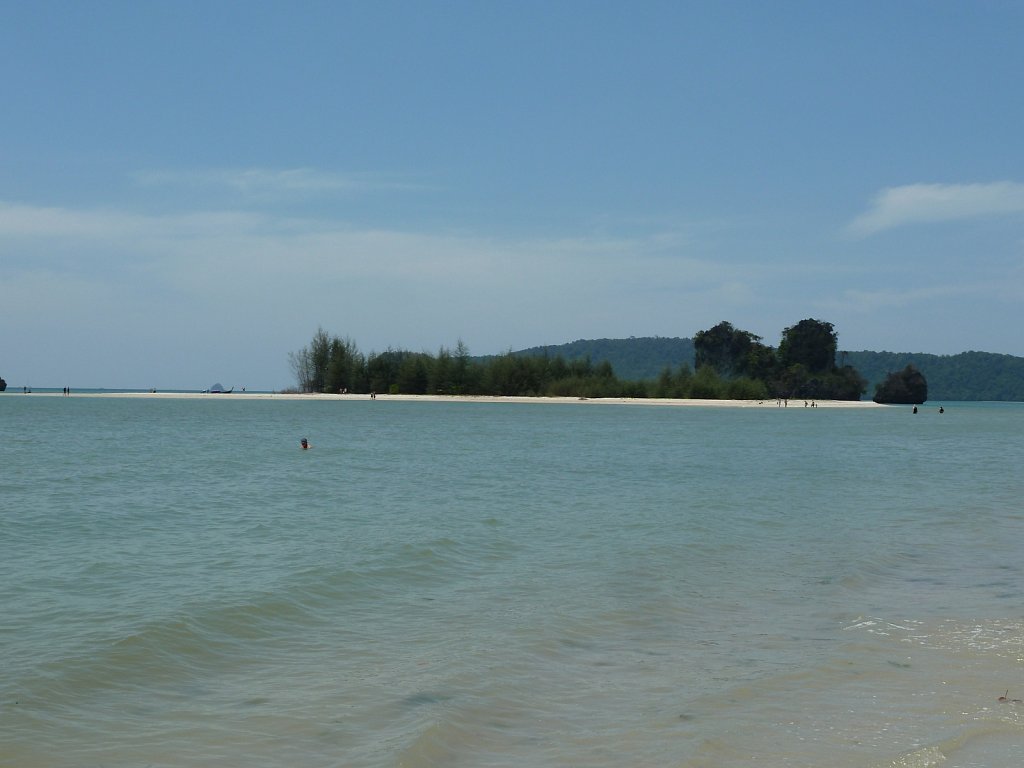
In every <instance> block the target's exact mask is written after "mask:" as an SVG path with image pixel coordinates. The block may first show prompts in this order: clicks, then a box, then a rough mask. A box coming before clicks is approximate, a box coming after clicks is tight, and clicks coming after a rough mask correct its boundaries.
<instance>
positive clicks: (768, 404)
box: [10, 391, 886, 408]
mask: <svg viewBox="0 0 1024 768" xmlns="http://www.w3.org/2000/svg"><path fill="white" fill-rule="evenodd" d="M10 394H17V395H21V394H23V393H21V392H17V391H15V392H12V393H10ZM24 396H26V397H27V396H32V397H63V396H64V395H63V393H61V392H37V393H29V394H28V395H24ZM70 397H79V398H81V397H100V398H124V399H154V400H297V401H307V402H316V401H360V400H370V399H371V397H370V395H368V394H345V395H340V394H338V395H331V394H316V393H308V394H300V393H283V392H217V393H210V392H87V391H86V392H75V391H72V392H71V395H70ZM374 402H381V403H385V402H413V403H537V404H560V405H567V404H576V405H591V404H596V405H655V406H677V407H705V408H779V407H785V403H783V404H782V405H781V406H780V402H779V401H778V400H773V399H765V400H698V399H680V398H654V397H593V398H581V397H522V396H515V397H501V396H497V395H384V394H379V395H377V396H376V398H375V399H374ZM805 402H806V403H807V406H808V407H810V406H811V404H812V403H813V404H814V406H815V407H818V408H884V407H886V406H884V405H880V404H879V403H875V402H873V401H871V400H806V401H805V400H804V399H802V398H800V399H791V400H789V402H788V407H790V408H802V407H804V403H805Z"/></svg>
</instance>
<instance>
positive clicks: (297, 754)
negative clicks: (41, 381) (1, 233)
mask: <svg viewBox="0 0 1024 768" xmlns="http://www.w3.org/2000/svg"><path fill="white" fill-rule="evenodd" d="M946 405H947V408H946V413H945V414H943V415H941V416H940V415H939V414H938V413H937V408H935V407H930V406H926V407H925V408H923V409H922V410H921V413H919V414H917V415H911V414H910V412H909V410H907V409H903V408H881V409H850V410H844V409H811V408H808V409H804V408H788V409H775V408H766V409H728V408H726V409H719V408H713V409H709V408H670V407H656V406H646V405H628V406H616V405H605V404H596V403H595V404H589V403H578V404H567V405H554V404H536V405H533V404H528V405H520V404H515V405H506V404H486V403H408V402H392V401H388V400H387V399H386V398H379V399H377V400H375V401H372V402H371V401H369V400H365V401H330V402H304V401H275V400H254V401H238V400H213V399H200V400H162V399H121V398H89V397H71V398H62V397H36V396H34V395H29V396H23V395H20V394H15V395H12V394H9V393H8V394H5V395H3V396H0V465H2V467H3V470H2V474H0V499H2V510H0V583H2V584H3V585H4V590H3V592H2V594H0V616H2V617H3V619H2V621H0V642H2V645H3V648H4V664H3V665H2V667H0V745H2V748H0V765H5V766H6V765H11V766H26V767H28V768H33V767H34V766H52V767H57V768H63V767H68V768H70V767H71V766H76V767H81V766H110V767H114V766H117V767H120V766H124V767H127V766H285V765H289V766H290V765H303V766H356V767H359V766H396V765H401V766H461V765H465V766H480V765H488V766H523V765H536V766H578V765H587V766H623V765H630V766H665V765H675V766H683V767H696V766H725V767H728V766H742V765H749V764H752V763H756V764H759V765H765V766H821V765H832V766H890V765H896V766H929V765H940V764H941V765H943V766H962V767H963V768H967V766H971V765H985V766H989V768H991V767H992V766H999V765H1016V764H1017V763H1018V762H1019V746H1020V744H1021V743H1022V741H1024V705H1018V704H1014V703H1012V702H1006V703H1000V702H998V701H997V698H998V697H999V696H1000V695H1002V694H1003V693H1004V691H1005V690H1006V689H1010V696H1009V698H1011V699H1012V698H1024V674H1022V673H1024V600H1022V598H1024V594H1022V589H1021V584H1022V583H1024V581H1022V576H1024V574H1022V564H1024V558H1022V547H1021V544H1020V542H1021V541H1022V537H1021V534H1022V532H1024V510H1022V505H1021V501H1020V500H1021V497H1022V491H1024V480H1022V479H1021V475H1020V472H1019V468H1020V466H1021V465H1022V461H1024V441H1022V440H1021V435H1022V433H1024V430H1022V427H1024V406H1022V405H1017V404H1011V405H974V404H972V405H967V404H946ZM303 436H308V437H309V439H310V442H311V443H312V444H313V446H314V447H313V448H312V449H311V450H309V451H301V450H299V448H298V440H299V438H300V437H303Z"/></svg>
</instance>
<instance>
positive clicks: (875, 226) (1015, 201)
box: [847, 181, 1024, 237]
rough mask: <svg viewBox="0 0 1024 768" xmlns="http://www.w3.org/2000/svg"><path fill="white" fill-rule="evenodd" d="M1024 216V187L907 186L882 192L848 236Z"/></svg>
mask: <svg viewBox="0 0 1024 768" xmlns="http://www.w3.org/2000/svg"><path fill="white" fill-rule="evenodd" d="M1016 213H1024V184H1018V183H1015V182H1011V181H999V182H992V183H989V184H908V185H906V186H902V187H889V188H888V189H884V190H882V191H881V192H879V193H878V194H877V195H876V196H875V198H874V200H872V202H871V206H870V207H869V208H868V210H867V211H866V212H864V213H862V214H861V215H860V216H858V217H857V218H856V219H854V220H853V221H852V222H851V223H850V225H849V227H848V228H847V229H848V232H849V233H850V234H852V235H855V236H858V237H866V236H868V235H873V234H875V233H877V232H881V231H883V230H887V229H892V228H894V227H899V226H903V225H906V224H922V223H928V222H938V221H952V220H957V219H973V218H980V217H984V216H997V215H1005V214H1016Z"/></svg>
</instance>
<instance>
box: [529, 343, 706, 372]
mask: <svg viewBox="0 0 1024 768" xmlns="http://www.w3.org/2000/svg"><path fill="white" fill-rule="evenodd" d="M513 354H516V355H524V356H527V357H538V356H539V357H544V356H547V357H558V356H561V357H562V358H563V359H565V360H566V361H569V360H581V359H582V358H584V357H589V358H590V362H592V363H594V364H595V365H596V364H598V363H602V362H604V361H605V360H607V361H608V362H609V363H611V366H612V368H613V369H614V370H615V375H616V376H618V377H619V378H620V379H623V380H625V381H642V380H645V379H656V378H658V375H659V374H660V373H661V372H662V371H663V370H664V369H665V366H670V367H672V368H674V369H677V368H679V366H680V365H688V366H690V367H691V368H692V367H693V339H679V338H664V337H661V336H642V337H636V336H632V337H630V338H628V339H578V340H577V341H570V342H569V343H568V344H556V345H552V346H547V347H530V348H529V349H521V350H519V351H517V352H513Z"/></svg>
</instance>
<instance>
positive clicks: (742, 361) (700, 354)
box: [693, 321, 763, 378]
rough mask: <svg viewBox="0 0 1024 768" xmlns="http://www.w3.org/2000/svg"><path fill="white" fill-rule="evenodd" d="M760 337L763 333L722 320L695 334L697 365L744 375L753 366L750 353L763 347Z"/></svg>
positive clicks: (727, 375) (730, 375)
mask: <svg viewBox="0 0 1024 768" xmlns="http://www.w3.org/2000/svg"><path fill="white" fill-rule="evenodd" d="M760 341H761V337H760V336H756V335H755V334H753V333H750V332H749V331H741V330H740V329H738V328H734V327H733V325H732V323H728V322H725V321H722V322H721V323H719V324H718V325H716V326H714V327H713V328H709V329H708V330H706V331H697V333H696V334H694V337H693V350H694V366H695V367H696V368H697V369H698V370H699V369H700V368H703V367H704V366H706V365H709V366H711V367H712V368H714V369H715V371H716V372H717V373H718V374H719V375H720V376H724V377H726V378H729V377H732V376H741V375H743V374H745V373H747V371H748V370H749V367H750V356H751V354H752V353H753V352H754V351H755V350H756V349H757V348H758V347H761V345H760V344H759V342H760ZM761 348H762V349H763V347H761Z"/></svg>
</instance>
